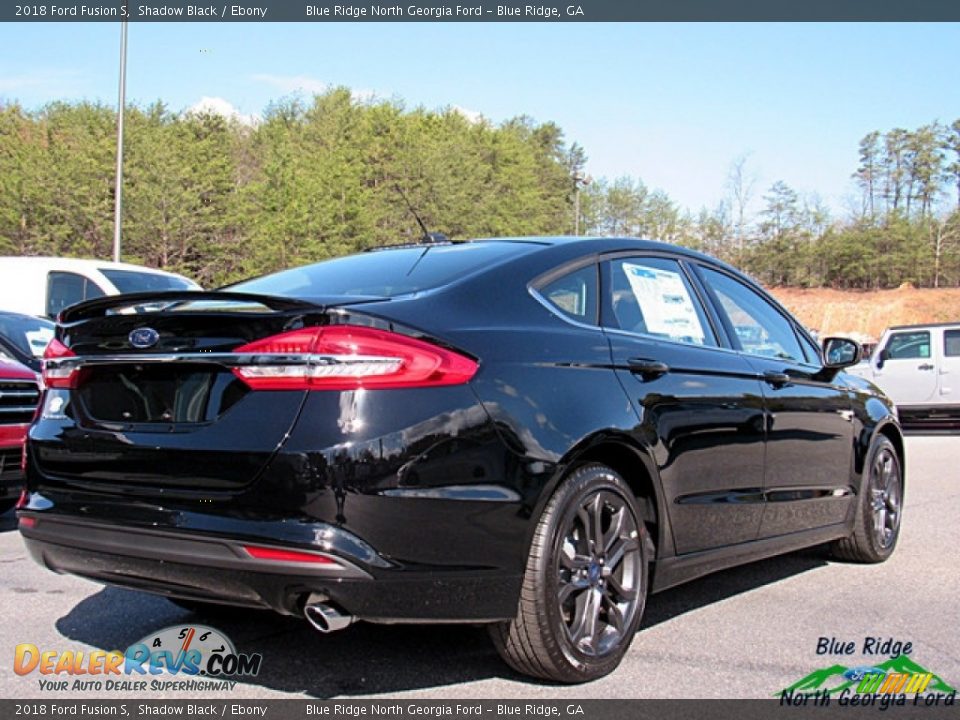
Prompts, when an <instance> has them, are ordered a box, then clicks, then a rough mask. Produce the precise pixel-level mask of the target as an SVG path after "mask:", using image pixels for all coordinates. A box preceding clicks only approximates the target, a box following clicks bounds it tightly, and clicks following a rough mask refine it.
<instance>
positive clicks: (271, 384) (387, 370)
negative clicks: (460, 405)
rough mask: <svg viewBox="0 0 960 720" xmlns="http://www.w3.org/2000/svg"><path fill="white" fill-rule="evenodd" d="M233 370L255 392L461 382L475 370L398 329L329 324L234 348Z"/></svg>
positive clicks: (459, 357) (465, 360)
mask: <svg viewBox="0 0 960 720" xmlns="http://www.w3.org/2000/svg"><path fill="white" fill-rule="evenodd" d="M234 352H236V353H238V354H242V355H246V356H249V357H248V358H246V360H248V361H249V362H245V363H244V364H242V365H240V366H238V367H235V368H234V369H233V372H234V374H236V376H237V377H239V378H240V379H241V380H243V381H244V382H245V383H246V384H247V385H249V386H250V387H251V388H254V389H258V390H358V389H360V388H367V389H371V390H373V389H388V388H414V387H432V386H438V385H460V384H462V383H465V382H468V381H469V380H470V378H472V377H473V376H474V374H475V373H476V372H477V363H476V362H475V361H474V360H471V359H470V358H468V357H464V356H463V355H460V354H458V353H455V352H452V351H450V350H447V349H445V348H442V347H439V346H437V345H434V344H432V343H428V342H424V341H423V340H417V339H415V338H411V337H407V336H406V335H400V334H398V333H392V332H387V331H385V330H377V329H374V328H368V327H360V326H357V325H331V326H327V327H319V328H305V329H302V330H293V331H291V332H287V333H283V334H281V335H274V336H272V337H268V338H265V339H263V340H257V341H256V342H252V343H249V344H247V345H243V346H242V347H238V348H237V349H236V350H235V351H234Z"/></svg>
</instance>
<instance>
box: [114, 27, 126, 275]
mask: <svg viewBox="0 0 960 720" xmlns="http://www.w3.org/2000/svg"><path fill="white" fill-rule="evenodd" d="M119 96H120V97H119V99H118V101H117V177H116V182H115V186H114V193H113V261H114V262H120V219H121V216H122V214H123V113H124V109H125V108H126V104H127V21H126V20H124V21H123V22H121V23H120V91H119Z"/></svg>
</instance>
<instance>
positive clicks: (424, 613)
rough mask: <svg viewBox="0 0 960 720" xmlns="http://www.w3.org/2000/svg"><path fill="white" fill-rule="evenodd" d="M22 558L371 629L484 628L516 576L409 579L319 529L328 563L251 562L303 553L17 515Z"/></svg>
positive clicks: (152, 588) (511, 603)
mask: <svg viewBox="0 0 960 720" xmlns="http://www.w3.org/2000/svg"><path fill="white" fill-rule="evenodd" d="M19 516H20V532H21V534H22V535H23V538H24V542H25V545H26V547H27V550H28V551H29V553H30V555H31V556H32V557H33V558H34V560H36V561H37V562H38V563H39V564H41V565H43V566H44V567H46V568H48V569H50V570H53V571H54V572H58V573H70V574H73V575H78V576H81V577H85V578H88V579H91V580H95V581H98V582H102V583H106V584H110V585H118V586H121V587H127V588H131V589H135V590H142V591H145V592H151V593H155V594H159V595H165V596H169V597H177V598H186V599H192V600H201V601H208V602H219V603H225V604H231V605H241V606H247V607H255V608H264V609H271V610H274V611H276V612H279V613H282V614H287V615H300V614H302V608H303V604H304V601H305V600H306V598H307V597H308V596H309V595H311V594H315V593H319V594H321V595H324V596H326V597H327V598H329V600H330V602H331V603H333V604H335V605H337V606H338V607H339V608H340V609H341V610H343V611H344V612H346V613H348V614H350V615H353V616H355V617H357V618H358V619H362V620H368V621H373V622H461V621H462V622H486V621H497V620H503V619H508V618H510V617H512V616H513V614H514V612H515V609H516V602H517V598H518V596H519V589H520V583H521V580H522V578H521V577H519V576H504V575H503V574H501V573H496V574H494V573H487V572H481V571H476V570H470V571H464V572H457V571H451V572H444V573H437V572H435V571H434V572H411V571H410V570H409V569H406V570H401V569H400V568H397V567H393V566H392V565H391V563H390V562H389V561H387V560H385V559H384V558H382V557H381V556H379V555H378V554H376V553H375V552H374V553H373V554H372V555H371V554H370V549H369V548H366V547H365V546H364V545H363V543H362V542H360V541H359V540H358V539H357V538H352V537H349V534H347V533H344V532H343V531H340V530H338V529H337V528H335V527H334V526H330V525H325V524H322V523H318V524H317V526H316V527H315V528H313V530H314V536H315V537H323V538H325V540H324V544H323V545H322V547H320V548H312V549H311V550H316V551H318V552H322V554H323V555H324V556H325V557H328V558H330V559H332V560H334V561H335V563H336V564H335V565H334V564H327V563H325V564H316V563H306V562H286V561H275V560H263V559H258V558H255V557H251V556H250V555H249V554H248V553H247V552H246V551H245V549H244V548H245V547H248V546H250V545H254V546H258V547H260V546H266V547H271V548H277V549H283V548H285V547H286V548H287V549H290V550H294V551H298V552H302V551H304V550H306V548H304V547H302V546H299V545H296V546H294V545H289V546H284V545H280V544H278V543H277V542H276V541H271V540H269V539H266V538H258V539H252V538H253V536H252V535H247V536H245V537H238V536H230V537H227V536H215V535H207V536H204V535H197V534H192V533H182V532H176V531H174V530H169V529H164V530H155V529H146V528H137V527H129V526H125V525H123V526H121V525H110V524H105V523H100V522H87V521H83V520H78V519H76V518H73V517H70V516H67V517H63V516H57V515H53V514H49V513H43V512H31V511H29V510H28V511H21V512H20V513H19Z"/></svg>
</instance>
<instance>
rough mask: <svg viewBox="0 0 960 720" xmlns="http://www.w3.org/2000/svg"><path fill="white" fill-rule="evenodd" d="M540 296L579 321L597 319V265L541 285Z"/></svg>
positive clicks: (594, 320)
mask: <svg viewBox="0 0 960 720" xmlns="http://www.w3.org/2000/svg"><path fill="white" fill-rule="evenodd" d="M538 292H539V293H540V296H541V297H542V298H543V299H544V300H546V301H547V302H548V303H549V304H550V305H551V306H552V307H553V308H555V309H556V310H558V311H559V312H560V313H562V314H563V315H566V316H567V317H568V318H570V319H572V320H576V321H577V322H582V323H587V324H589V325H593V324H594V323H596V321H597V266H596V265H587V266H586V267H583V268H580V269H579V270H574V271H573V272H570V273H567V274H566V275H563V276H562V277H559V278H557V279H556V280H553V281H552V282H549V283H547V284H546V285H544V286H543V287H541V288H540V289H539V291H538Z"/></svg>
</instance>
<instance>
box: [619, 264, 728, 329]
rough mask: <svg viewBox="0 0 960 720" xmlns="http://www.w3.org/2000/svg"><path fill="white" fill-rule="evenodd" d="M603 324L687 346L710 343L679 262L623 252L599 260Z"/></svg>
mask: <svg viewBox="0 0 960 720" xmlns="http://www.w3.org/2000/svg"><path fill="white" fill-rule="evenodd" d="M604 265H605V269H606V275H605V277H606V278H607V289H606V290H605V291H604V292H605V297H604V302H605V303H606V307H607V308H609V313H607V312H606V311H605V315H606V317H605V319H604V325H606V326H607V327H613V328H617V329H619V330H624V331H626V332H631V333H637V334H640V335H651V336H653V337H659V338H663V339H664V340H672V341H673V342H682V343H688V344H690V345H710V346H716V344H717V342H716V339H715V338H714V336H713V332H712V331H711V329H710V325H709V323H708V322H707V318H706V315H705V314H704V312H703V308H702V307H701V306H700V303H699V302H698V300H697V297H696V294H695V293H694V291H693V288H692V287H691V286H690V283H689V281H688V280H687V278H686V276H685V275H684V272H683V270H682V268H681V267H680V264H679V263H677V262H676V261H675V260H669V259H667V258H650V257H629V258H622V259H619V260H611V261H609V262H607V263H604Z"/></svg>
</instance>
